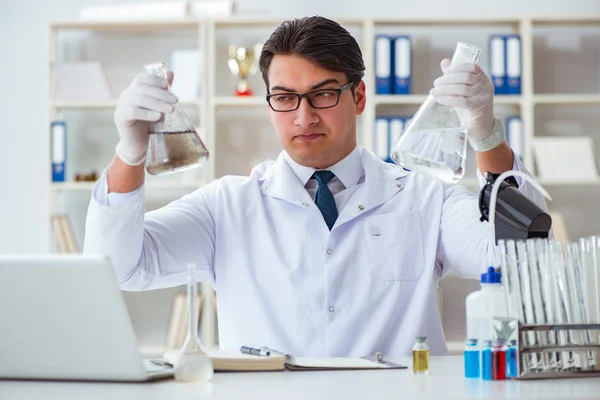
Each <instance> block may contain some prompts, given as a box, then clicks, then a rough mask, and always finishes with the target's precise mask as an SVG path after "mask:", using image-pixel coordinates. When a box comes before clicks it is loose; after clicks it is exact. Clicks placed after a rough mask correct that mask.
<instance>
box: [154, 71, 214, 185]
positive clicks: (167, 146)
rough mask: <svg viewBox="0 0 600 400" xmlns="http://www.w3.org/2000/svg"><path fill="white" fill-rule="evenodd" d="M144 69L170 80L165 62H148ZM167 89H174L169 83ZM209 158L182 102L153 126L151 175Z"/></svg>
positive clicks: (192, 165) (172, 170) (183, 168)
mask: <svg viewBox="0 0 600 400" xmlns="http://www.w3.org/2000/svg"><path fill="white" fill-rule="evenodd" d="M144 72H146V73H149V74H154V75H156V76H159V77H161V78H163V79H165V80H166V79H167V70H166V68H165V64H163V63H161V62H157V63H153V64H147V65H145V66H144ZM167 90H169V91H170V90H171V87H170V85H169V86H168V87H167ZM207 159H208V150H207V149H206V147H205V146H204V143H202V140H201V139H200V136H198V133H196V130H195V129H194V127H193V126H192V124H191V123H190V121H189V119H188V117H187V115H186V114H185V112H184V111H183V107H181V104H179V102H177V103H175V104H174V105H173V111H172V112H170V113H165V114H164V117H163V118H162V119H161V120H160V121H158V122H156V123H155V124H154V125H151V126H150V129H149V131H148V151H147V157H146V171H148V173H149V174H151V175H162V174H168V173H172V172H179V171H183V170H186V169H190V168H195V167H198V166H200V165H201V164H203V163H204V162H205V161H206V160H207Z"/></svg>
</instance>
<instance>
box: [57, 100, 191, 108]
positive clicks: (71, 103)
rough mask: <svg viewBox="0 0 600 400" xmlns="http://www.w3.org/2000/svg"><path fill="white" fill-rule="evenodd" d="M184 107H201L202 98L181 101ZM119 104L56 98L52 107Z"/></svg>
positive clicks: (101, 106) (109, 101)
mask: <svg viewBox="0 0 600 400" xmlns="http://www.w3.org/2000/svg"><path fill="white" fill-rule="evenodd" d="M179 104H181V105H182V106H184V107H188V106H192V107H200V106H201V104H202V100H185V101H180V102H179ZM116 106H117V99H112V100H100V101H85V100H73V101H63V100H56V101H51V102H50V107H52V108H63V109H64V108H98V109H101V108H115V107H116Z"/></svg>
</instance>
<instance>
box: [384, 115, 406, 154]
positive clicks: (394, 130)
mask: <svg viewBox="0 0 600 400" xmlns="http://www.w3.org/2000/svg"><path fill="white" fill-rule="evenodd" d="M402 131H404V118H401V117H394V118H392V119H390V148H389V149H388V159H389V161H392V159H391V157H390V154H391V152H392V149H393V148H394V146H395V145H396V143H397V142H398V139H400V135H402Z"/></svg>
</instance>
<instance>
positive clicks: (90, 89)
mask: <svg viewBox="0 0 600 400" xmlns="http://www.w3.org/2000/svg"><path fill="white" fill-rule="evenodd" d="M52 73H53V78H54V89H55V98H56V100H68V101H82V100H88V101H90V100H92V101H100V100H111V99H112V98H113V91H112V88H111V86H110V83H109V82H108V78H107V77H106V73H105V71H104V66H103V65H102V63H101V62H99V61H86V62H55V63H53V64H52Z"/></svg>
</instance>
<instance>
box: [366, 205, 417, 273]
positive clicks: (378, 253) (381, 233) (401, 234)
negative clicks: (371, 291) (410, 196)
mask: <svg viewBox="0 0 600 400" xmlns="http://www.w3.org/2000/svg"><path fill="white" fill-rule="evenodd" d="M365 228H366V232H365V234H366V237H367V244H368V248H369V256H370V262H371V265H370V267H371V272H372V273H373V274H375V275H376V276H378V277H379V278H381V279H384V280H386V281H411V280H414V279H417V278H418V277H419V276H420V275H421V273H422V272H423V269H424V268H425V257H424V255H423V235H422V230H421V218H420V217H419V213H418V212H417V211H412V212H405V213H391V214H379V215H372V216H370V217H367V218H366V223H365Z"/></svg>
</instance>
